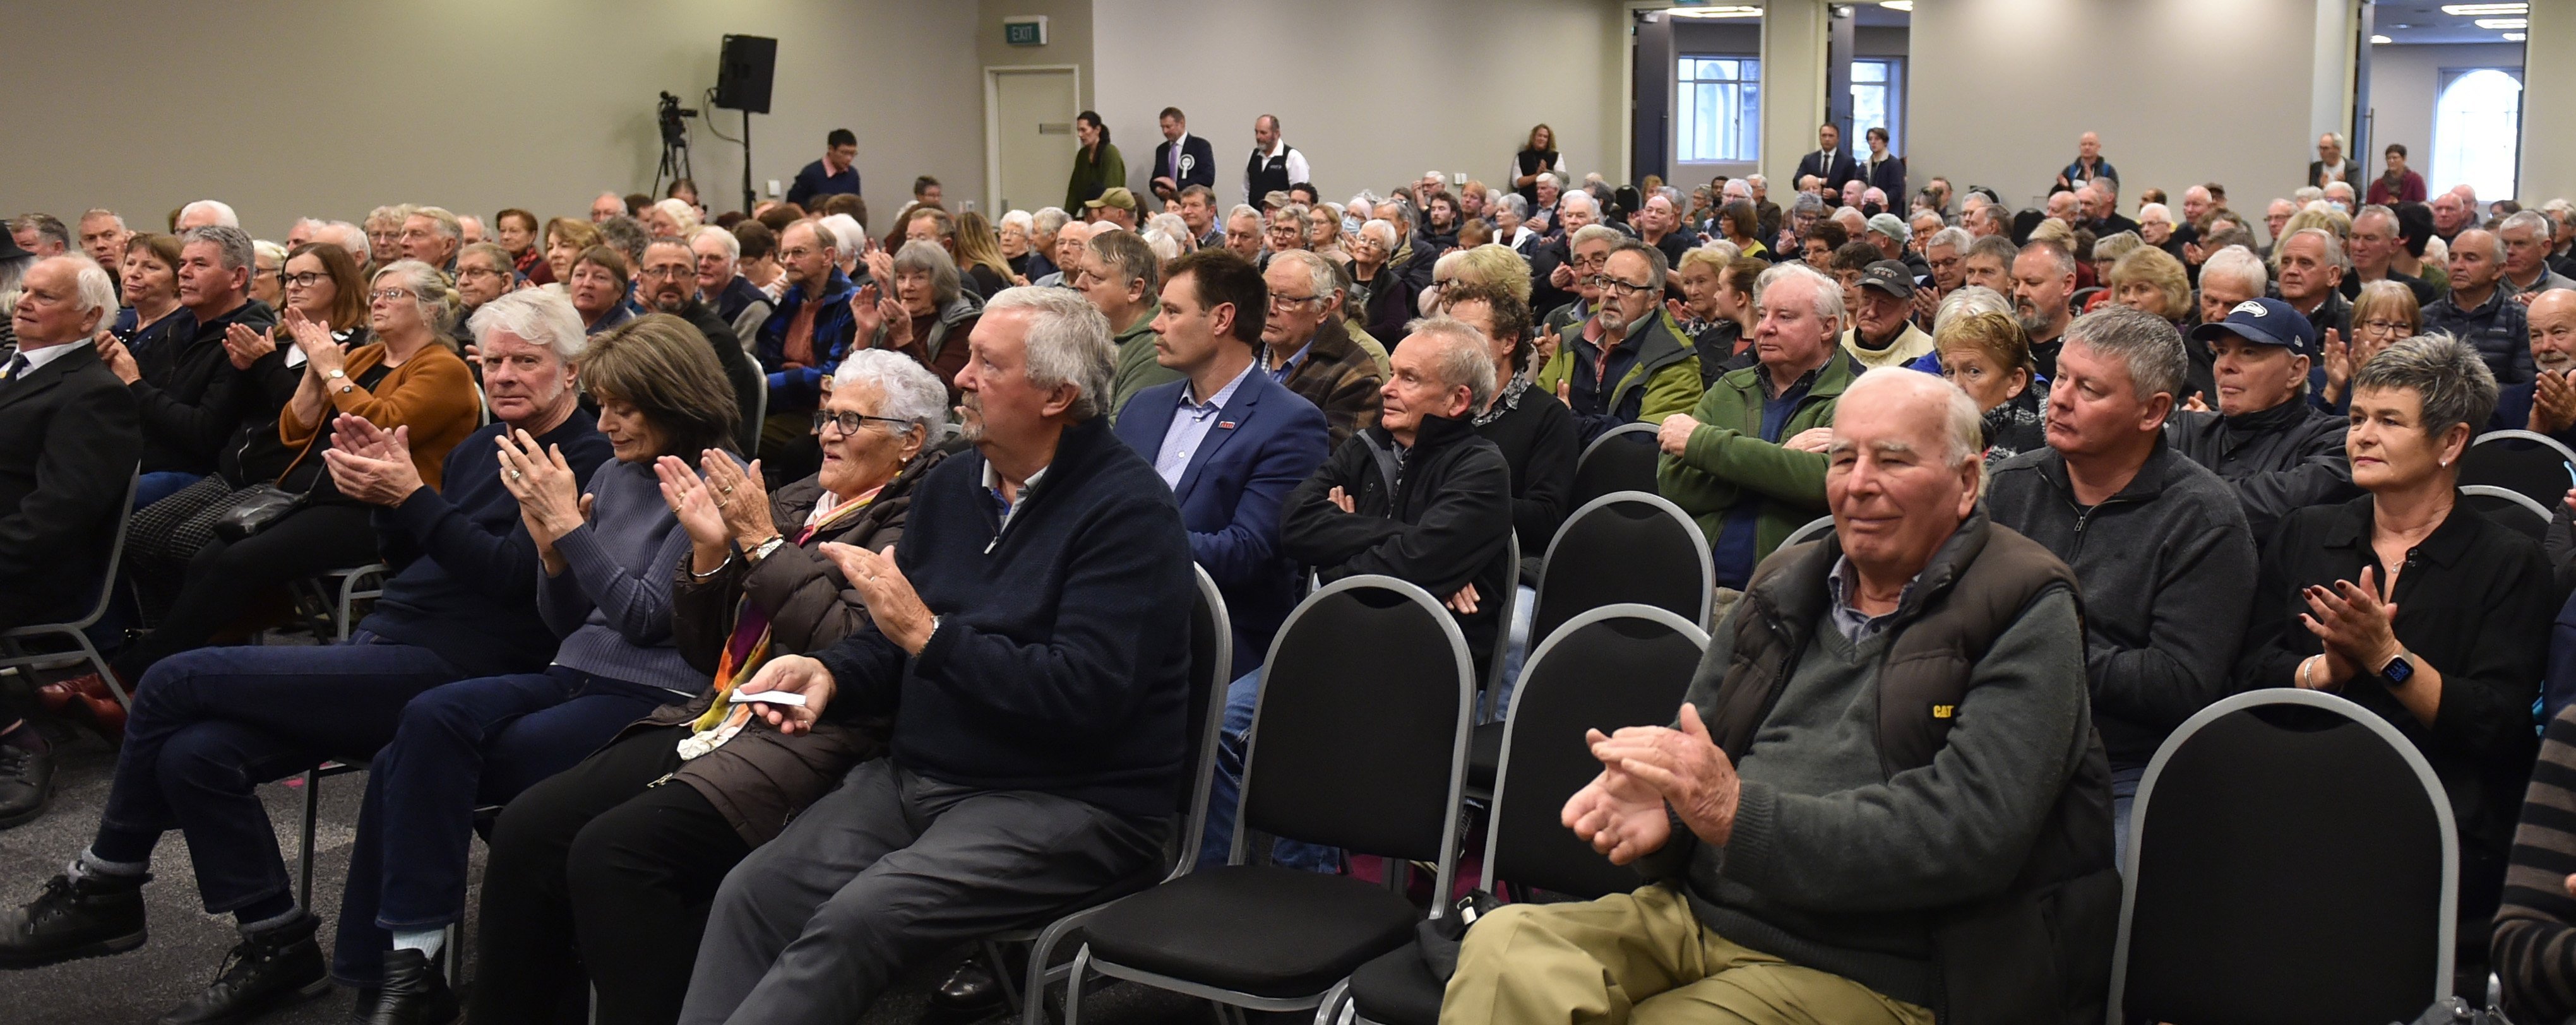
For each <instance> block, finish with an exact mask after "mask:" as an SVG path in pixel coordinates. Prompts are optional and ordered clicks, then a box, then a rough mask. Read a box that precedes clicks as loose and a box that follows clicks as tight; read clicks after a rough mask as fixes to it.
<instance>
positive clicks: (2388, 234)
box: [2343, 206, 2434, 323]
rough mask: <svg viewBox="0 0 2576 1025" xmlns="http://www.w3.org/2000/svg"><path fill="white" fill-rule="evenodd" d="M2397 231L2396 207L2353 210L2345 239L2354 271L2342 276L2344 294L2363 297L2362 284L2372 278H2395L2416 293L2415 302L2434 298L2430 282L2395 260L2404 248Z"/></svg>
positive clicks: (2429, 301) (2377, 279)
mask: <svg viewBox="0 0 2576 1025" xmlns="http://www.w3.org/2000/svg"><path fill="white" fill-rule="evenodd" d="M2397 232H2398V228H2397V212H2396V211H2394V210H2391V209H2389V208H2387V207H2385V206H2365V207H2362V208H2361V209H2360V210H2357V211H2354V212H2353V215H2352V226H2351V228H2350V229H2349V230H2348V231H2346V232H2345V234H2344V240H2343V242H2344V253H2345V255H2347V256H2350V257H2351V258H2352V272H2351V273H2348V274H2345V275H2344V276H2343V297H2344V298H2346V299H2359V298H2361V286H2363V285H2366V284H2369V283H2370V282H2373V281H2394V282H2397V283H2398V284H2401V285H2404V286H2406V288H2407V290H2408V291H2410V292H2412V293H2414V296H2415V304H2416V305H2418V306H2422V305H2425V304H2428V303H2431V302H2432V301H2433V299H2434V293H2433V285H2432V283H2431V282H2428V281H2425V280H2424V279H2422V278H2419V277H2416V276H2414V275H2412V274H2406V273H2402V272H2400V271H2399V270H2398V269H2397V267H2396V265H2395V261H2396V258H2397V256H2398V254H2399V253H2400V252H2402V251H2403V249H2402V246H2401V240H2400V239H2399V238H2398V236H2397ZM2356 323H2358V322H2357V321H2356Z"/></svg>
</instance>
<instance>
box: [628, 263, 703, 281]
mask: <svg viewBox="0 0 2576 1025" xmlns="http://www.w3.org/2000/svg"><path fill="white" fill-rule="evenodd" d="M635 276H636V277H639V278H694V277H697V276H698V272H697V269H696V268H694V267H688V266H671V265H664V266H659V267H646V268H644V269H643V270H642V271H640V272H638V273H637V274H636V275H635Z"/></svg>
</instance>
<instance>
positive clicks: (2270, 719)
mask: <svg viewBox="0 0 2576 1025" xmlns="http://www.w3.org/2000/svg"><path fill="white" fill-rule="evenodd" d="M2133 814H2134V816H2135V817H2134V818H2133V819H2132V820H2131V826H2130V830H2129V849H2128V851H2127V857H2128V862H2127V863H2128V865H2129V871H2128V872H2127V874H2126V875H2127V878H2126V880H2125V885H2126V888H2127V892H2126V893H2125V894H2123V896H2122V899H2121V904H2120V939H2119V943H2118V946H2117V949H2116V951H2115V953H2114V955H2113V958H2112V964H2111V1006H2112V1007H2113V1008H2115V1009H2125V1010H2126V1012H2127V1016H2128V1019H2129V1020H2131V1021H2188V1022H2249V1023H2251V1022H2262V1023H2265V1025H2301V1023H2309V1022H2314V1023H2318V1025H2325V1023H2330V1022H2386V1021H2413V1020H2415V1019H2416V1017H2417V1016H2418V1015H2420V1014H2422V1013H2423V1012H2424V1009H2425V1008H2427V1007H2430V1006H2432V1005H2433V1004H2435V1003H2438V1002H2442V1001H2446V1000H2448V999H2449V998H2450V996H2451V969H2452V934H2453V929H2454V928H2455V922H2454V911H2455V907H2456V905H2457V902H2458V884H2459V832H2458V829H2457V827H2456V825H2455V824H2454V823H2453V821H2452V818H2451V805H2450V801H2449V799H2448V798H2447V797H2445V796H2444V794H2443V791H2442V785H2441V782H2440V781H2439V780H2437V779H2435V778H2434V776H2433V770H2432V768H2431V767H2430V766H2429V765H2427V764H2426V763H2425V761H2424V757H2423V756H2422V755H2421V754H2419V753H2417V751H2416V750H2415V745H2414V744H2413V743H2411V742H2409V741H2408V740H2407V739H2406V738H2405V736H2404V735H2402V734H2400V733H2398V732H2397V729H2396V728H2395V727H2393V726H2391V725H2389V724H2388V722H2387V721H2386V720H2383V719H2381V718H2380V717H2379V716H2377V715H2375V714H2373V713H2371V712H2370V711H2368V710H2366V709H2364V708H2362V707H2361V706H2359V705H2356V704H2353V703H2352V702H2350V701H2348V700H2345V699H2343V698H2340V697H2336V696H2334V695H2331V694H2325V693H2321V692H2318V691H2307V690H2293V689H2288V688H2272V689H2266V690H2259V691H2253V692H2249V693H2245V694H2238V695H2236V696H2234V697H2230V698H2226V699H2223V700H2221V701H2219V702H2217V703H2216V704H2213V705H2211V706H2209V707H2208V708H2205V709H2202V710H2201V711H2200V712H2199V714H2196V715H2194V716H2192V717H2191V718H2190V719H2189V720H2186V721H2185V722H2184V723H2183V724H2182V726H2181V727H2180V728H2178V729H2176V730H2174V732H2173V735H2172V736H2171V737H2168V738H2166V740H2165V742H2164V746H2163V747H2161V748H2159V749H2157V751H2156V755H2155V758H2154V759H2153V760H2151V761H2150V762H2148V763H2147V774H2146V777H2145V778H2144V779H2143V780H2141V781H2140V783H2139V786H2138V798H2137V806H2136V809H2135V811H2134V813H2133ZM2113 1020H2114V1021H2117V1020H2119V1017H2118V1011H2116V1010H2115V1012H2114V1016H2113Z"/></svg>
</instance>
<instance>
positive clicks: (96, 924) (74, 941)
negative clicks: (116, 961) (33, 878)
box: [0, 875, 152, 968]
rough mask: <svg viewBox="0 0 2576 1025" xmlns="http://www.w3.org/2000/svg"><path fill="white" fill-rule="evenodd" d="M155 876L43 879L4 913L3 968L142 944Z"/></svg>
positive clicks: (0, 920) (0, 927)
mask: <svg viewBox="0 0 2576 1025" xmlns="http://www.w3.org/2000/svg"><path fill="white" fill-rule="evenodd" d="M151 879H152V877H151V876H148V875H143V876H132V877H116V876H105V877H91V878H85V879H73V878H72V877H70V876H67V875H58V876H55V877H53V878H52V879H48V880H45V892H43V893H41V894H38V895H37V896H36V899H35V900H32V901H29V902H27V903H26V904H23V905H20V906H18V907H14V908H10V909H9V910H7V911H5V912H0V968H36V967H41V966H44V965H49V964H56V963H59V962H63V961H73V960H78V959H80V958H84V957H104V956H107V955H109V954H122V953H125V952H126V951H129V950H132V949H134V948H136V947H140V946H142V945H143V939H144V932H143V884H144V883H146V882H150V881H151Z"/></svg>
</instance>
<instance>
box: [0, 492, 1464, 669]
mask: <svg viewBox="0 0 2576 1025" xmlns="http://www.w3.org/2000/svg"><path fill="white" fill-rule="evenodd" d="M142 481H143V477H142V470H141V469H140V468H139V467H138V468H137V469H136V471H135V472H134V474H132V475H130V476H128V477H126V479H125V498H124V499H123V500H121V501H120V502H119V503H118V504H117V507H116V532H115V533H114V534H112V535H110V537H109V540H108V544H107V565H106V567H105V569H104V571H103V572H101V573H100V574H99V576H98V594H97V595H96V596H95V597H94V598H93V599H92V600H91V601H90V603H89V604H88V605H85V606H82V607H81V608H80V609H77V610H75V609H66V610H64V611H66V612H71V611H79V612H80V613H81V615H80V616H79V617H78V618H75V619H67V620H63V621H61V622H57V623H29V624H27V625H25V626H19V627H12V628H10V629H7V630H0V668H6V669H13V670H16V671H18V672H19V673H20V674H21V675H22V676H23V677H25V678H26V679H27V682H28V683H29V684H30V685H32V684H33V683H34V682H35V678H34V676H33V671H34V670H38V669H59V668H62V667H64V666H74V665H82V664H87V665H88V666H89V667H90V670H91V671H92V672H95V673H97V674H98V678H99V680H100V681H101V682H104V683H106V684H107V691H108V693H110V694H114V695H116V703H117V704H120V705H123V706H125V707H126V708H128V709H131V708H133V707H134V696H133V695H131V694H128V693H126V692H125V687H124V685H122V684H119V683H118V682H116V673H115V672H114V671H112V670H110V669H109V668H108V667H107V658H106V656H103V655H100V654H99V653H98V646H97V645H95V644H92V643H90V639H89V630H90V628H91V627H93V626H96V625H98V621H99V620H100V619H102V618H105V617H106V616H107V608H108V606H109V605H112V604H114V603H115V601H116V581H117V575H116V574H117V569H118V568H119V567H120V566H121V565H123V564H124V562H125V538H126V535H127V534H128V533H130V532H132V530H133V527H134V489H135V488H136V487H137V486H139V485H140V484H141V483H142ZM1505 632H1506V633H1508V632H1509V631H1505ZM34 640H69V641H71V643H72V644H74V645H75V646H76V650H74V651H39V652H31V651H28V650H27V642H29V641H34Z"/></svg>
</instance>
